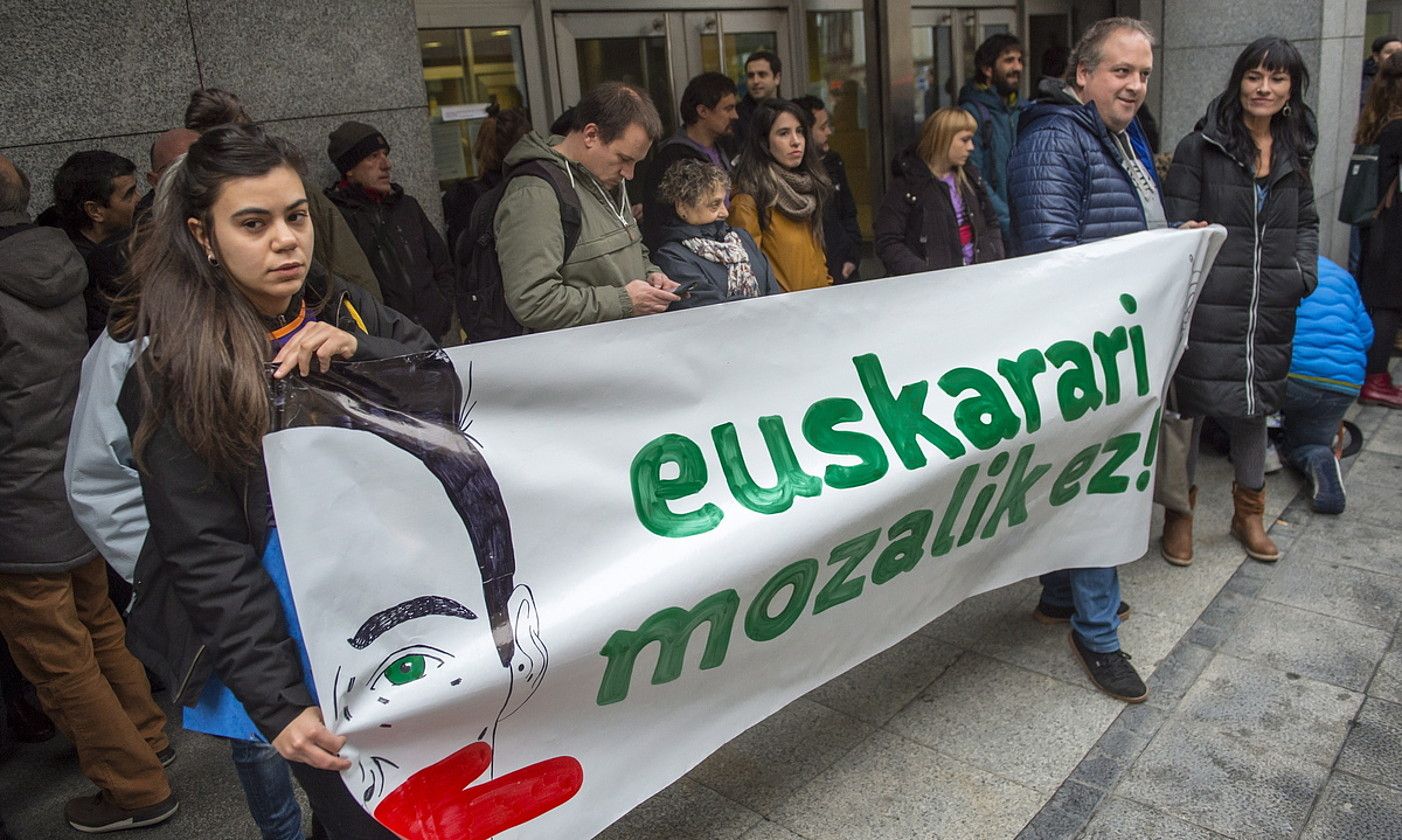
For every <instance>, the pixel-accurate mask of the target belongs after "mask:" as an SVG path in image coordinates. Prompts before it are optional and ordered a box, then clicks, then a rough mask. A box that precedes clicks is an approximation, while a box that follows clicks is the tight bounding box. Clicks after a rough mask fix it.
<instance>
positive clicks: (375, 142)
mask: <svg viewBox="0 0 1402 840" xmlns="http://www.w3.org/2000/svg"><path fill="white" fill-rule="evenodd" d="M380 149H384V150H385V151H386V152H388V151H389V142H388V141H387V140H385V136H384V135H383V134H381V133H380V130H379V129H378V128H375V127H374V126H373V125H366V124H365V123H363V122H356V121H355V120H347V121H346V122H343V123H341V124H340V125H339V126H337V127H336V130H335V131H333V132H331V142H330V143H328V144H327V145H326V155H327V156H328V157H330V158H331V163H333V164H335V166H336V171H337V172H338V173H340V174H342V175H344V174H346V173H347V172H349V171H351V170H352V169H354V168H355V165H356V164H357V163H360V162H361V161H362V160H365V159H366V158H367V157H369V156H370V155H373V154H374V153H375V152H377V151H379V150H380Z"/></svg>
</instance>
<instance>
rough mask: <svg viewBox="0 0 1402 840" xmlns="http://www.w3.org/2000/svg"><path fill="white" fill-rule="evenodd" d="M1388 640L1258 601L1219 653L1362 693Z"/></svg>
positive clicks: (1368, 630)
mask: <svg viewBox="0 0 1402 840" xmlns="http://www.w3.org/2000/svg"><path fill="white" fill-rule="evenodd" d="M1390 639H1391V634H1389V633H1385V632H1383V631H1381V630H1375V629H1373V628H1371V627H1364V626H1362V625H1359V624H1353V623H1350V622H1347V621H1343V620H1342V619H1337V618H1332V617H1330V616H1325V615H1319V614H1318V613H1312V612H1306V611H1304V610H1300V609H1296V608H1295V607H1287V606H1284V605H1282V604H1275V603H1271V602H1269V601H1258V602H1257V603H1256V604H1255V605H1254V606H1253V607H1252V608H1251V610H1250V611H1249V612H1248V613H1247V614H1246V616H1245V617H1244V618H1243V619H1242V621H1241V623H1240V624H1239V625H1237V629H1236V632H1235V633H1234V634H1233V635H1232V638H1231V639H1229V640H1228V641H1227V643H1226V644H1225V645H1223V647H1222V652H1223V653H1228V654H1230V655H1232V656H1237V657H1240V658H1242V659H1248V660H1251V661H1253V662H1260V663H1263V664H1265V665H1269V666H1271V667H1273V668H1277V669H1279V670H1282V671H1289V672H1293V673H1297V674H1301V675H1303V676H1306V677H1311V678H1313V679H1316V680H1320V681H1322V682H1327V683H1331V684H1333V685H1337V686H1342V687H1344V688H1347V689H1350V690H1352V691H1363V690H1364V689H1365V688H1367V685H1368V680H1369V679H1370V678H1371V677H1372V676H1373V670H1374V668H1376V666H1377V664H1378V661H1379V660H1381V659H1382V656H1383V653H1384V651H1386V650H1387V646H1388V642H1389V641H1390Z"/></svg>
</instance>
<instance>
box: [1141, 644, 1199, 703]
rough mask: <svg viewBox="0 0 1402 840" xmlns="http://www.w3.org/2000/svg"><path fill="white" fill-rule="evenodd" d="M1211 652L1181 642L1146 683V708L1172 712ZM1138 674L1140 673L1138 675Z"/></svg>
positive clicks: (1195, 645) (1196, 645)
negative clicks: (1147, 690)
mask: <svg viewBox="0 0 1402 840" xmlns="http://www.w3.org/2000/svg"><path fill="white" fill-rule="evenodd" d="M1213 655H1214V654H1213V651H1212V650H1210V649H1208V648H1205V647H1202V646H1201V645H1198V644H1194V643H1193V642H1192V641H1191V640H1188V639H1184V640H1182V641H1180V642H1179V643H1178V644H1177V645H1176V646H1174V649H1173V652H1172V653H1171V654H1169V656H1168V657H1167V658H1165V659H1164V661H1163V662H1162V663H1161V664H1160V665H1159V667H1158V669H1157V670H1155V671H1154V673H1153V674H1152V675H1151V676H1150V677H1149V678H1148V679H1147V680H1145V682H1146V683H1147V684H1148V686H1149V700H1148V701H1147V702H1148V703H1149V705H1151V706H1154V707H1156V708H1160V709H1172V708H1173V707H1174V706H1176V705H1177V704H1178V701H1179V700H1180V699H1182V697H1183V695H1184V694H1186V693H1187V692H1188V689H1190V688H1192V686H1193V683H1194V682H1196V681H1197V678H1198V674H1201V673H1202V670H1203V669H1204V668H1206V667H1207V663H1208V662H1210V661H1211V660H1212V657H1213ZM1140 673H1141V674H1142V673H1143V671H1141V672H1140Z"/></svg>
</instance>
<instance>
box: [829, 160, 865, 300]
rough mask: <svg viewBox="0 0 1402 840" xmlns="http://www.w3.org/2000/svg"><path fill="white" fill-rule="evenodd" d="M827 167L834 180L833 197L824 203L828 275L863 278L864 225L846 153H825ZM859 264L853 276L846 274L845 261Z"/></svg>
mask: <svg viewBox="0 0 1402 840" xmlns="http://www.w3.org/2000/svg"><path fill="white" fill-rule="evenodd" d="M823 169H825V170H827V173H828V180H829V181H832V200H831V201H828V202H827V203H826V204H824V205H823V250H825V251H826V252H827V255H828V274H831V275H832V282H834V283H855V282H857V281H858V280H861V279H862V278H861V271H860V269H861V265H862V228H861V225H860V224H859V223H858V222H857V201H856V199H854V198H853V197H852V186H851V185H850V184H849V183H847V164H846V162H844V161H843V160H842V155H839V154H838V153H837V152H834V151H832V150H829V151H827V152H825V153H824V154H823ZM849 262H850V263H852V264H853V265H855V266H857V269H856V270H853V272H852V274H851V276H849V277H843V276H842V266H843V265H844V264H845V263H849Z"/></svg>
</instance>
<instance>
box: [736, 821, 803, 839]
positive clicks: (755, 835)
mask: <svg viewBox="0 0 1402 840" xmlns="http://www.w3.org/2000/svg"><path fill="white" fill-rule="evenodd" d="M740 840H804V839H803V838H802V837H800V836H798V835H797V834H794V833H793V832H792V831H789V830H788V829H787V828H784V827H783V826H782V825H779V824H778V823H772V822H770V821H769V820H765V821H764V822H762V823H760V824H759V825H757V826H755V827H754V828H752V829H750V830H749V831H747V832H745V833H744V834H742V835H741V836H740Z"/></svg>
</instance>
